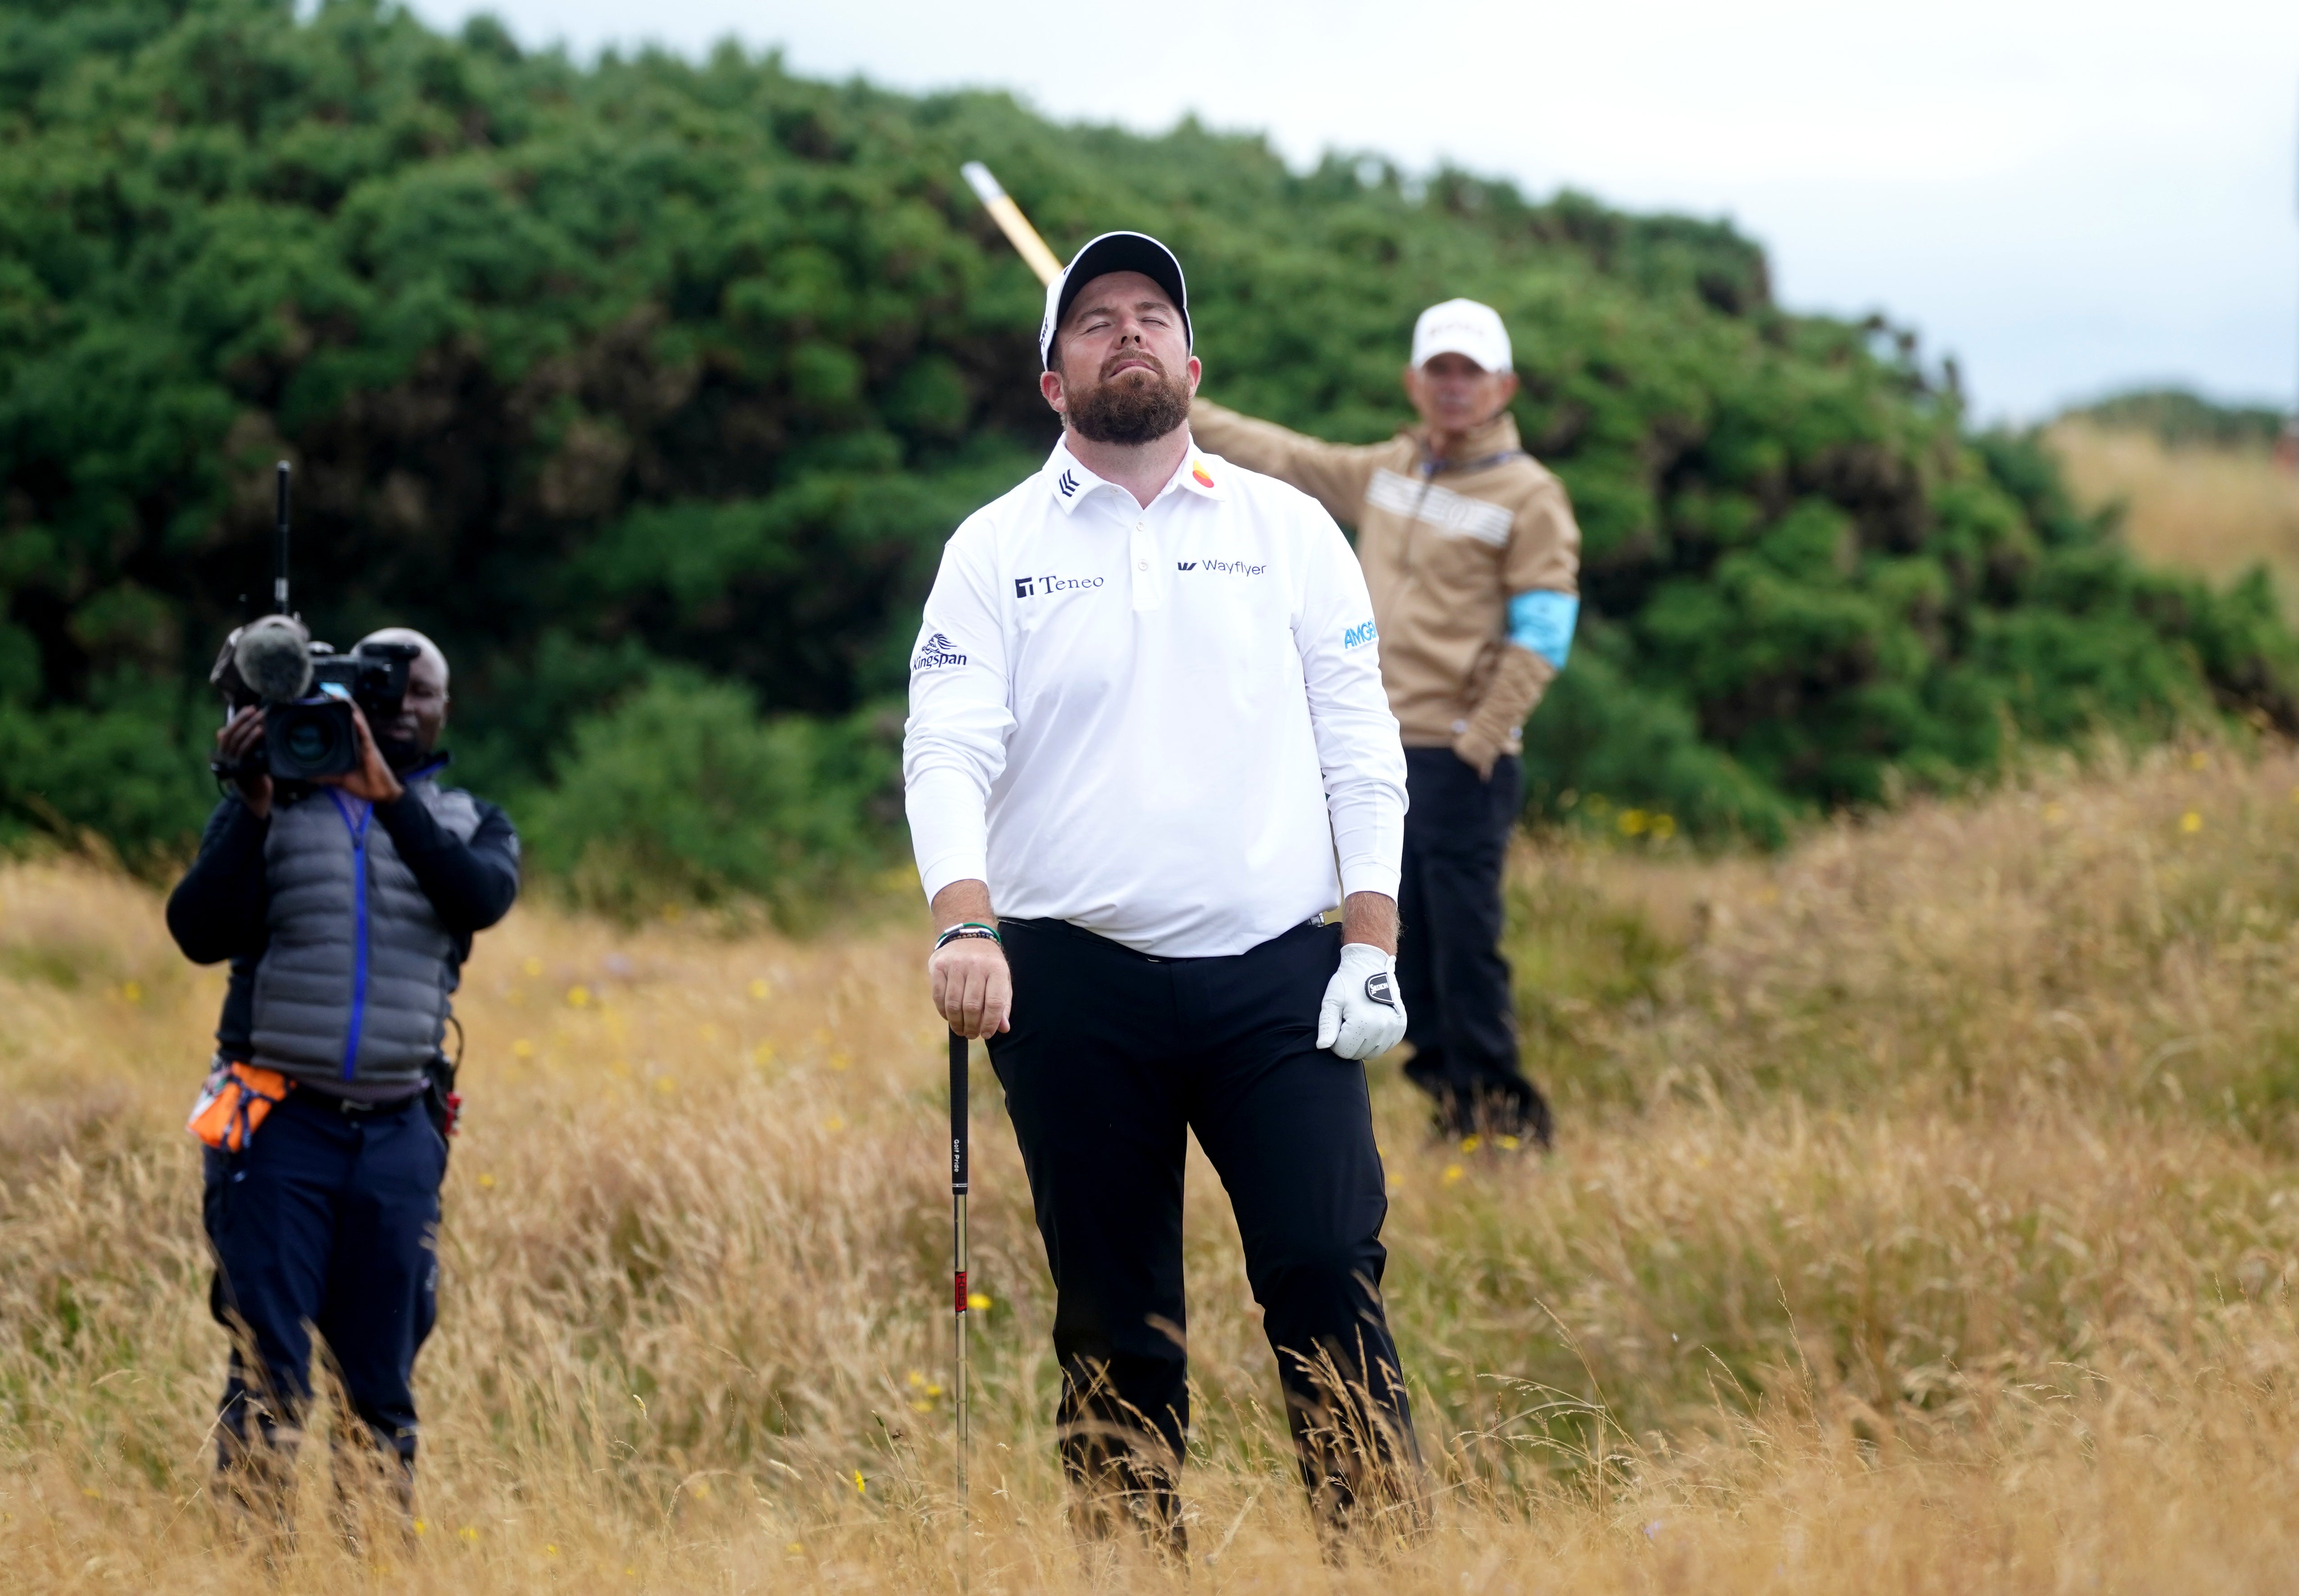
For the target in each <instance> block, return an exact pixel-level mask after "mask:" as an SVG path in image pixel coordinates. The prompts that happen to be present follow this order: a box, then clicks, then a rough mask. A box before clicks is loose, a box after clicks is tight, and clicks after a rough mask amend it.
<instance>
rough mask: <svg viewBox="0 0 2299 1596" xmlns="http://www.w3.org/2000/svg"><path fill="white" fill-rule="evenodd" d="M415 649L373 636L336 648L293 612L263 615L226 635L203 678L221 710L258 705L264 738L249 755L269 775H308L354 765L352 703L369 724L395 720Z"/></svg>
mask: <svg viewBox="0 0 2299 1596" xmlns="http://www.w3.org/2000/svg"><path fill="white" fill-rule="evenodd" d="M418 653H419V650H417V649H416V648H415V647H414V646H413V645H412V644H404V643H371V644H361V645H360V646H359V647H357V648H354V649H353V650H352V652H351V653H347V654H339V653H336V651H335V650H334V649H333V648H332V647H330V646H329V645H328V644H325V643H320V642H317V641H315V640H314V639H313V638H312V637H311V634H310V633H309V632H308V631H307V630H306V629H305V628H304V627H303V622H302V621H301V620H300V619H296V618H295V617H294V616H288V615H267V616H265V617H263V618H262V619H261V620H256V621H252V622H250V623H249V624H248V625H246V626H244V627H240V628H237V629H235V630H234V631H233V632H232V634H231V636H228V637H227V638H225V639H224V645H223V652H222V653H220V654H219V655H218V656H217V658H216V662H215V668H214V669H212V671H210V672H209V675H208V679H209V680H210V681H212V683H214V684H215V686H216V687H217V689H218V690H219V691H220V692H221V693H222V694H223V699H224V706H225V712H226V713H227V714H237V712H238V711H241V710H243V709H245V708H248V707H250V706H251V705H256V704H261V706H262V708H263V742H262V744H261V746H260V747H259V748H258V749H257V750H256V751H255V752H253V753H251V754H250V755H249V762H251V763H254V764H256V765H257V768H258V769H261V770H263V771H265V772H267V773H268V774H270V776H271V777H273V778H274V779H275V780H279V781H295V782H314V781H319V780H321V779H323V778H326V777H335V776H342V775H344V774H346V773H348V772H349V771H351V770H353V769H356V768H357V767H358V765H359V762H360V753H359V734H358V732H357V731H356V730H355V729H354V728H353V724H352V706H353V704H357V705H358V706H359V707H360V709H361V711H363V712H364V713H365V714H366V716H367V719H368V725H369V727H370V729H372V728H373V727H376V726H378V725H379V724H387V723H388V722H389V721H391V720H392V719H395V718H396V717H397V716H398V714H399V711H400V704H401V702H402V701H403V699H405V697H406V696H407V672H408V668H409V667H410V666H411V665H412V664H413V663H414V661H415V658H416V655H417V654H418ZM210 768H211V769H213V770H214V771H215V772H216V774H217V775H219V776H224V777H237V776H240V775H243V774H245V773H246V772H245V769H243V767H240V766H229V765H227V764H226V763H225V762H224V761H210Z"/></svg>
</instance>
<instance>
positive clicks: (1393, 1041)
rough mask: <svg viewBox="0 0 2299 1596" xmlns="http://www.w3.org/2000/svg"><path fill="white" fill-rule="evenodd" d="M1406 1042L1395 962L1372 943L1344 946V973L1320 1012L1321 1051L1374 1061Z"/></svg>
mask: <svg viewBox="0 0 2299 1596" xmlns="http://www.w3.org/2000/svg"><path fill="white" fill-rule="evenodd" d="M1404 1040H1405V1000H1404V999H1403V998H1401V997H1399V996H1398V993H1397V960H1394V959H1392V958H1390V956H1389V955H1388V954H1387V953H1384V952H1382V951H1381V950H1380V949H1379V948H1377V947H1374V945H1373V944H1372V943H1364V942H1345V943H1342V944H1341V968H1339V969H1337V970H1335V971H1334V972H1333V978H1332V980H1330V981H1328V982H1326V983H1325V1001H1324V1002H1322V1003H1320V1004H1319V1005H1318V1006H1317V1045H1318V1046H1319V1047H1326V1048H1331V1049H1332V1051H1333V1052H1336V1053H1338V1054H1340V1056H1341V1057H1342V1058H1344V1059H1357V1060H1364V1059H1370V1058H1373V1057H1374V1056H1376V1055H1377V1054H1381V1053H1385V1052H1388V1051H1389V1050H1390V1048H1392V1047H1395V1046H1396V1045H1397V1044H1398V1043H1400V1042H1402V1041H1404Z"/></svg>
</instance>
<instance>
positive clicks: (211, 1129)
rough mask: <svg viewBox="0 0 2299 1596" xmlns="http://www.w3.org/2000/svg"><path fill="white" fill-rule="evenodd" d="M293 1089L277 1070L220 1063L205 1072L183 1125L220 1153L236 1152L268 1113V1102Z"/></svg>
mask: <svg viewBox="0 0 2299 1596" xmlns="http://www.w3.org/2000/svg"><path fill="white" fill-rule="evenodd" d="M294 1090H295V1082H293V1081H291V1080H289V1079H288V1078H287V1077H286V1076H284V1075H281V1074H280V1073H279V1072H278V1070H276V1069H258V1068H256V1067H255V1066H254V1065H253V1064H241V1063H237V1062H233V1063H224V1062H219V1063H218V1064H217V1065H216V1067H215V1068H213V1069H212V1070H210V1071H208V1079H207V1085H204V1086H203V1087H201V1088H200V1100H199V1101H197V1102H195V1103H194V1104H193V1105H192V1117H191V1118H189V1119H187V1120H185V1121H184V1128H185V1129H186V1130H187V1131H189V1132H191V1133H192V1135H195V1136H197V1137H198V1138H199V1139H200V1140H201V1141H203V1142H204V1143H207V1144H208V1145H209V1146H211V1147H212V1148H214V1149H215V1150H216V1151H219V1152H239V1151H244V1150H245V1148H246V1146H247V1144H248V1143H249V1142H250V1141H251V1140H253V1137H254V1135H255V1133H256V1130H257V1128H258V1127H259V1126H261V1125H262V1124H263V1117H264V1116H265V1115H267V1114H269V1113H270V1112H271V1105H272V1104H274V1103H276V1102H278V1101H281V1100H282V1099H284V1098H285V1097H286V1095H287V1094H288V1093H290V1092H293V1091H294Z"/></svg>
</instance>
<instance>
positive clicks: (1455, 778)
mask: <svg viewBox="0 0 2299 1596" xmlns="http://www.w3.org/2000/svg"><path fill="white" fill-rule="evenodd" d="M1522 782H1523V777H1522V774H1521V770H1520V767H1519V765H1518V761H1516V760H1515V758H1514V757H1512V756H1509V755H1506V754H1505V755H1503V756H1502V757H1501V758H1500V759H1498V760H1497V761H1494V763H1493V773H1492V776H1491V777H1490V779H1485V780H1480V779H1479V778H1478V776H1477V773H1476V771H1475V770H1474V769H1471V768H1470V766H1469V765H1468V764H1466V763H1465V762H1464V761H1462V759H1461V758H1460V756H1459V755H1457V754H1456V753H1455V752H1453V751H1452V750H1451V749H1449V748H1408V749H1407V750H1406V751H1405V785H1406V792H1407V795H1408V797H1409V798H1410V799H1411V804H1410V806H1409V807H1408V808H1407V810H1406V813H1405V856H1404V860H1403V864H1404V874H1403V878H1402V880H1401V882H1400V884H1399V885H1398V894H1397V899H1398V902H1397V912H1398V939H1397V985H1398V995H1399V996H1400V997H1402V998H1403V999H1404V1000H1405V1024H1406V1030H1405V1039H1406V1040H1407V1042H1410V1043H1412V1044H1413V1058H1412V1060H1410V1061H1409V1062H1408V1063H1407V1065H1406V1067H1405V1073H1406V1075H1407V1077H1408V1078H1409V1079H1411V1080H1412V1082H1413V1083H1414V1084H1415V1085H1417V1086H1419V1087H1420V1088H1421V1089H1422V1090H1423V1091H1424V1092H1426V1093H1429V1095H1430V1096H1432V1097H1433V1098H1435V1099H1436V1100H1437V1118H1438V1126H1439V1128H1440V1129H1442V1130H1444V1131H1446V1132H1447V1133H1448V1134H1450V1135H1472V1134H1478V1133H1481V1134H1484V1135H1502V1136H1531V1137H1532V1138H1533V1139H1534V1140H1536V1141H1538V1142H1539V1143H1540V1144H1541V1145H1543V1146H1546V1145H1548V1141H1549V1138H1550V1135H1552V1133H1553V1131H1554V1126H1553V1125H1552V1123H1551V1120H1550V1117H1549V1111H1548V1101H1547V1100H1546V1099H1544V1098H1543V1097H1542V1096H1541V1095H1540V1092H1539V1091H1538V1090H1537V1089H1536V1088H1535V1087H1534V1086H1533V1085H1532V1083H1531V1081H1528V1080H1527V1079H1525V1077H1524V1075H1523V1072H1522V1071H1521V1070H1520V1069H1519V1068H1518V1065H1517V1050H1516V1015H1515V1004H1514V1003H1513V1002H1512V1000H1511V998H1510V995H1509V967H1508V960H1506V959H1504V958H1502V957H1501V950H1500V941H1501V873H1502V871H1503V869H1505V868H1506V865H1507V863H1508V844H1509V836H1510V834H1511V832H1512V830H1513V829H1514V827H1515V825H1516V815H1517V808H1518V805H1519V804H1520V802H1522V801H1523V786H1522Z"/></svg>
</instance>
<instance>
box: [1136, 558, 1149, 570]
mask: <svg viewBox="0 0 2299 1596" xmlns="http://www.w3.org/2000/svg"><path fill="white" fill-rule="evenodd" d="M1133 569H1135V570H1148V569H1150V562H1149V561H1147V560H1137V561H1134V562H1133Z"/></svg>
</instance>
